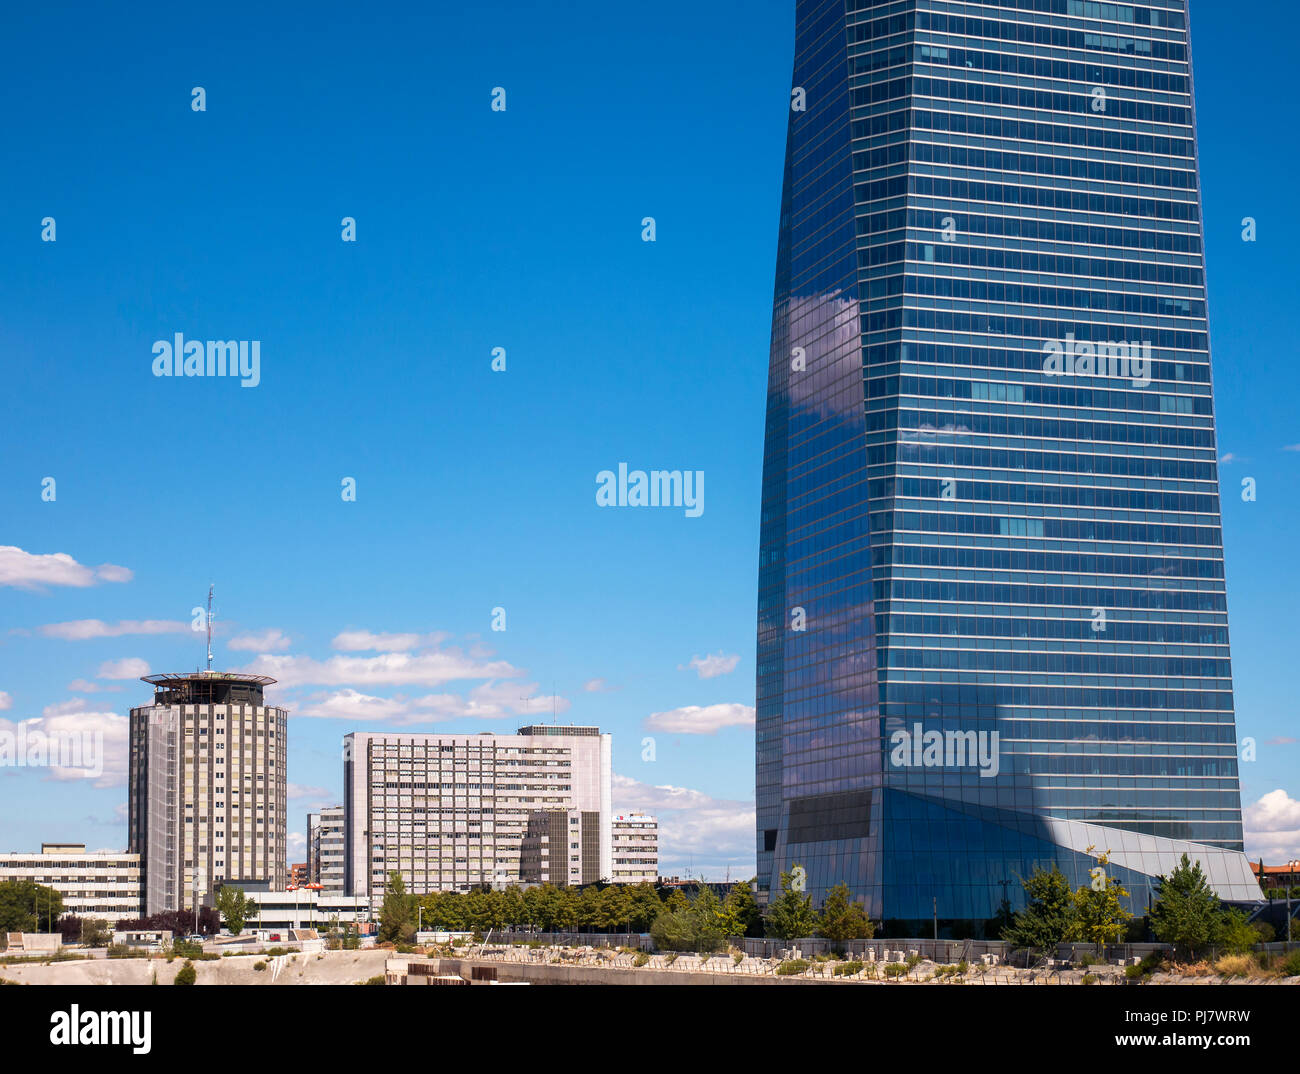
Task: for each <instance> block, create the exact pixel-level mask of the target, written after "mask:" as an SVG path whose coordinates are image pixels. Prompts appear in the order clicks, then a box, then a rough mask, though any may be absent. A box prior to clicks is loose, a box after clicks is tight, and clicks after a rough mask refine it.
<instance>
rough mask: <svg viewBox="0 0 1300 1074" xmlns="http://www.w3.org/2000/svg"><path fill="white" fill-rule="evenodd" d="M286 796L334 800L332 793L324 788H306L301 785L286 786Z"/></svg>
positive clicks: (290, 784) (288, 784)
mask: <svg viewBox="0 0 1300 1074" xmlns="http://www.w3.org/2000/svg"><path fill="white" fill-rule="evenodd" d="M284 793H285V796H286V797H288V798H332V797H334V795H333V793H332V792H331V791H328V790H326V789H325V788H324V787H304V786H303V785H302V784H301V783H287V784H285V791H284Z"/></svg>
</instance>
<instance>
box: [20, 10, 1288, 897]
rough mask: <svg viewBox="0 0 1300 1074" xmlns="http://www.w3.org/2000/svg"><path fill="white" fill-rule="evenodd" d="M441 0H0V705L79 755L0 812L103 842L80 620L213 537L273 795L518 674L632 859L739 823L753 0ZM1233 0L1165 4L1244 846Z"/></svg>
mask: <svg viewBox="0 0 1300 1074" xmlns="http://www.w3.org/2000/svg"><path fill="white" fill-rule="evenodd" d="M462 7H463V8H464V10H455V11H449V12H448V13H447V14H441V13H430V12H429V11H427V10H424V9H423V6H419V7H417V6H416V5H410V6H409V9H408V7H406V6H403V5H380V6H374V5H372V6H370V7H367V8H364V9H361V10H360V12H359V11H358V9H356V8H355V6H351V5H350V6H344V5H336V4H317V5H312V6H311V7H310V8H307V7H304V8H302V9H301V10H300V11H299V12H298V13H294V14H286V13H283V12H279V11H276V10H272V9H270V8H268V7H267V6H265V5H258V6H256V7H253V6H246V5H224V6H222V8H221V9H220V10H216V9H212V10H204V9H199V10H192V9H185V10H175V9H172V8H170V7H168V8H164V7H161V6H159V7H158V8H157V9H156V10H153V11H146V10H145V9H144V8H140V9H133V10H132V11H131V12H130V13H129V14H125V13H123V12H113V11H110V10H100V11H87V10H80V9H78V10H77V11H76V14H75V16H74V15H73V14H72V13H71V12H70V11H69V10H61V9H60V8H58V7H57V6H51V7H43V8H42V9H41V10H39V11H36V10H28V11H23V12H16V13H12V14H11V15H10V16H9V20H8V21H9V24H10V32H8V33H7V34H6V35H5V36H4V39H3V40H2V41H0V85H2V86H3V88H4V91H5V97H6V98H7V105H8V106H7V108H6V120H7V122H6V131H5V133H4V140H5V157H6V165H5V167H4V168H3V169H0V361H2V362H3V369H4V374H5V383H6V388H7V391H6V393H5V400H4V406H3V408H2V410H0V413H3V416H4V417H3V420H2V421H0V450H2V451H3V458H4V465H3V467H0V545H3V546H8V547H11V548H12V549H17V550H19V551H9V552H5V553H3V554H0V692H2V693H0V706H5V707H4V708H3V709H2V710H0V721H5V722H4V723H0V729H3V728H4V727H10V728H11V729H12V725H13V724H15V723H16V722H18V721H21V720H29V719H37V720H39V721H41V723H40V724H39V726H42V727H57V726H66V727H71V726H77V727H85V728H96V729H101V730H103V731H104V732H105V733H106V735H107V739H106V741H107V743H108V745H109V764H108V766H107V768H106V770H105V772H104V773H103V775H101V776H100V777H98V778H95V779H89V778H56V777H57V776H58V775H59V773H55V774H54V775H52V774H51V773H50V772H49V771H47V770H38V769H26V768H9V769H0V830H3V833H4V836H3V838H0V850H10V849H31V848H34V847H36V845H37V844H39V842H40V841H41V840H43V839H44V840H56V839H57V840H84V841H85V842H87V843H88V844H90V845H91V846H95V847H109V846H112V847H120V846H122V845H124V844H125V840H126V834H125V824H124V801H125V797H124V789H123V787H122V785H121V779H120V774H121V773H120V770H121V767H122V763H123V762H122V760H121V751H120V744H121V737H122V735H121V729H122V719H121V718H122V717H123V716H124V715H125V713H126V711H127V709H128V708H129V707H130V706H131V705H133V704H139V703H140V702H141V701H143V700H145V699H147V697H148V689H147V688H146V687H145V686H144V684H142V683H139V682H138V681H136V679H135V677H134V675H132V674H131V673H132V672H138V671H139V670H140V668H139V666H138V665H137V664H136V663H123V662H128V661H130V662H143V663H144V664H147V665H148V667H149V669H150V670H152V671H155V672H157V671H180V670H187V669H190V668H193V667H195V666H197V665H198V664H199V663H200V662H201V661H202V659H203V643H202V637H201V635H198V634H195V633H194V632H192V631H191V630H190V629H189V624H190V620H191V609H192V608H193V607H194V606H195V605H197V604H200V603H201V602H202V600H203V598H204V596H205V594H206V591H207V585H208V583H209V582H210V581H215V583H216V585H217V601H216V604H217V612H218V619H217V628H218V634H217V639H216V653H217V659H216V664H217V666H219V667H226V668H241V669H248V668H251V667H253V666H257V667H260V668H263V669H265V670H267V671H268V672H269V673H271V674H276V675H277V677H279V678H281V679H282V680H283V681H284V686H283V688H280V689H278V691H277V693H276V695H275V696H276V697H277V699H278V700H279V702H280V703H284V704H287V705H288V706H289V707H290V708H291V710H292V713H293V715H292V717H291V723H290V755H289V760H290V765H289V780H290V782H291V784H293V785H294V788H295V794H296V797H294V798H293V799H292V801H291V815H290V824H289V829H290V832H291V833H301V831H302V829H303V818H304V815H305V813H306V811H307V810H308V809H309V808H311V807H313V806H316V805H319V804H322V803H325V802H329V801H334V800H336V799H337V798H338V796H339V792H340V791H341V776H342V763H341V760H340V757H339V740H340V738H341V736H342V735H343V734H345V733H347V732H348V731H350V730H355V729H366V728H380V727H407V728H413V729H424V730H428V729H441V730H472V731H479V730H498V731H508V730H512V729H513V728H514V727H516V726H518V725H519V724H520V723H523V722H525V721H528V720H533V719H543V718H549V716H550V712H551V696H552V695H553V694H554V695H557V698H558V699H557V700H556V702H555V707H556V708H557V709H558V710H560V712H559V715H560V719H561V720H564V721H573V722H582V723H597V724H599V725H600V726H602V727H603V728H606V729H608V730H610V731H612V732H613V733H614V736H615V740H614V743H615V771H616V773H617V775H618V788H617V789H616V805H617V806H619V807H621V808H633V807H642V808H648V809H652V810H654V811H656V812H660V813H661V814H662V815H663V816H664V818H665V829H666V830H665V847H664V850H665V860H664V863H663V864H664V868H665V871H669V872H685V871H687V870H688V869H689V870H690V871H691V872H693V873H695V874H698V873H700V872H704V873H706V874H708V875H710V876H718V877H721V876H722V875H724V873H725V872H726V870H727V869H728V868H730V869H731V871H732V875H733V876H738V875H741V874H745V875H747V872H746V871H747V870H748V869H749V868H751V867H752V861H753V835H752V819H751V818H752V798H753V742H752V727H751V726H750V725H749V724H748V723H747V722H746V721H747V720H748V719H749V717H750V709H749V707H750V706H752V704H753V694H754V685H753V672H754V667H753V649H754V642H753V633H754V610H755V587H756V560H757V529H758V501H759V479H760V466H761V458H762V433H763V407H764V393H765V389H766V384H765V381H766V371H767V348H768V336H769V327H770V313H771V294H772V271H773V265H774V259H775V243H776V230H777V213H778V208H779V197H780V182H781V170H782V154H783V146H784V135H785V114H786V113H785V109H786V107H787V105H786V93H787V90H788V86H789V78H790V71H789V67H790V55H791V47H792V33H793V30H792V5H790V4H788V3H775V2H768V0H756V2H754V3H752V4H749V5H746V6H745V11H744V17H743V18H737V17H736V12H735V10H734V9H730V8H726V7H719V8H710V7H709V6H708V5H703V6H701V5H695V4H692V5H686V4H682V3H676V2H667V3H659V4H655V5H614V6H610V5H596V4H589V3H573V4H567V5H559V6H556V5H548V6H544V7H539V6H538V5H531V4H513V3H507V4H498V5H492V6H491V7H490V8H483V9H482V10H479V9H476V8H475V7H474V6H473V5H463V6H462ZM1278 10H1279V11H1281V8H1280V7H1279V8H1278ZM1270 25H1271V20H1270V19H1268V18H1266V17H1264V15H1262V14H1261V15H1260V16H1258V17H1255V18H1252V19H1250V20H1243V19H1241V18H1240V17H1239V16H1236V15H1235V14H1234V12H1233V11H1232V9H1230V8H1229V7H1227V6H1225V5H1211V4H1207V3H1204V2H1201V3H1198V4H1196V5H1195V6H1194V7H1193V35H1194V36H1193V43H1194V46H1195V48H1196V53H1195V58H1196V75H1197V90H1198V93H1197V104H1198V115H1199V126H1200V139H1201V143H1200V152H1201V164H1202V173H1203V197H1204V201H1205V230H1206V242H1207V250H1208V272H1209V282H1210V301H1211V332H1212V340H1213V346H1214V365H1215V378H1216V399H1217V406H1218V421H1219V436H1220V450H1221V453H1222V454H1223V455H1224V465H1223V469H1222V480H1223V491H1224V527H1225V543H1226V556H1227V573H1228V585H1229V609H1230V614H1231V629H1232V642H1233V656H1234V672H1235V678H1236V689H1237V705H1238V719H1239V731H1240V734H1241V735H1242V736H1253V737H1255V738H1256V740H1257V741H1258V743H1259V746H1258V759H1257V760H1255V761H1253V762H1250V763H1245V764H1243V765H1242V775H1243V799H1244V802H1245V804H1246V805H1247V807H1248V824H1247V827H1248V829H1251V830H1252V835H1251V839H1252V842H1251V843H1248V849H1254V850H1256V851H1259V850H1263V851H1264V852H1265V853H1266V854H1268V855H1269V857H1270V858H1276V857H1277V856H1279V855H1290V856H1300V802H1297V799H1300V778H1297V775H1296V770H1297V764H1296V762H1297V759H1298V758H1300V745H1296V744H1285V743H1282V742H1279V741H1278V740H1280V739H1285V738H1291V737H1300V733H1298V732H1297V730H1296V719H1295V710H1296V700H1295V692H1294V690H1293V689H1292V688H1291V683H1292V681H1293V680H1292V675H1291V674H1290V673H1289V672H1290V670H1291V666H1292V662H1293V660H1294V649H1295V641H1296V630H1295V626H1294V615H1295V613H1294V609H1295V608H1296V606H1297V604H1298V603H1300V593H1298V592H1297V578H1298V572H1297V568H1296V564H1295V559H1294V554H1293V548H1294V546H1295V537H1294V534H1295V532H1296V530H1297V527H1298V526H1300V507H1298V506H1297V502H1296V495H1295V491H1296V473H1297V468H1298V467H1300V450H1295V449H1293V450H1287V448H1288V446H1293V448H1294V447H1300V422H1298V421H1297V419H1296V416H1295V406H1296V400H1297V390H1296V389H1297V384H1298V380H1300V378H1298V376H1297V373H1296V345H1295V339H1294V333H1293V332H1292V330H1291V325H1290V318H1289V317H1288V314H1289V312H1290V310H1291V309H1293V308H1294V303H1295V299H1294V293H1293V292H1294V284H1295V273H1294V270H1293V267H1292V266H1293V261H1292V258H1291V244H1290V242H1289V238H1290V235H1289V229H1290V217H1291V204H1290V202H1291V200H1292V195H1293V191H1294V170H1295V166H1296V160H1295V149H1294V147H1293V146H1292V145H1291V143H1290V141H1289V139H1280V138H1279V137H1278V134H1279V132H1289V131H1290V130H1291V129H1292V128H1293V126H1294V117H1293V115H1292V114H1291V104H1290V102H1291V96H1292V94H1291V92H1290V91H1291V86H1290V80H1289V79H1288V78H1287V72H1288V71H1289V70H1290V67H1291V65H1290V57H1289V55H1288V53H1287V52H1286V44H1285V37H1284V35H1280V34H1276V33H1270V32H1269V27H1270ZM1243 57H1249V65H1248V68H1247V69H1245V70H1243V68H1242V66H1241V64H1242V58H1243ZM195 86H201V87H203V88H204V90H205V91H206V104H207V109H206V111H204V112H194V111H193V110H192V109H191V90H192V88H193V87H195ZM494 87H503V88H504V89H505V91H506V109H505V111H504V112H496V111H493V110H492V108H491V99H492V91H493V88H494ZM346 216H351V217H353V218H355V220H356V228H357V241H356V242H355V243H344V242H342V241H341V237H340V233H341V220H342V218H344V217H346ZM647 216H651V217H654V219H655V223H656V241H655V242H653V243H648V242H643V241H642V219H643V218H644V217H647ZM1244 216H1253V217H1255V218H1256V219H1257V220H1258V227H1259V239H1258V241H1257V242H1254V243H1244V242H1242V241H1241V220H1242V218H1243V217H1244ZM45 217H53V218H54V219H55V222H56V223H55V227H56V241H55V242H53V243H49V242H42V241H41V227H42V225H41V221H42V219H43V218H45ZM177 332H182V333H184V334H185V336H186V337H187V338H189V339H199V340H207V339H234V340H259V341H260V344H261V383H260V384H259V385H258V386H257V387H256V388H243V387H241V386H240V384H239V383H238V381H236V380H233V379H229V378H227V379H216V378H158V377H154V376H153V375H152V370H151V364H152V361H153V353H152V347H153V344H154V341H156V340H162V339H167V340H170V339H171V338H172V336H173V335H174V334H175V333H177ZM495 347H503V348H505V350H506V371H505V372H502V373H494V372H492V370H491V369H490V364H489V363H490V361H491V352H492V349H493V348H495ZM620 462H626V463H627V464H628V465H629V466H630V467H632V468H637V467H640V468H643V469H651V468H659V469H683V470H696V471H703V472H704V473H705V475H706V476H705V500H704V504H705V510H704V512H703V514H702V515H700V516H699V517H696V518H690V517H686V516H685V514H684V512H683V511H680V510H664V509H658V510H609V509H601V508H599V507H597V506H596V503H595V497H594V492H595V487H596V486H595V475H596V473H597V472H598V471H600V470H604V469H617V466H618V464H619V463H620ZM1247 476H1249V477H1253V478H1255V480H1256V481H1257V483H1258V498H1257V500H1256V501H1255V502H1251V503H1246V502H1242V500H1241V499H1240V496H1239V493H1238V490H1239V488H1240V482H1241V480H1242V478H1243V477H1247ZM46 477H53V478H54V479H55V481H56V496H57V498H56V499H55V500H54V501H53V502H47V501H44V500H42V496H41V492H42V479H44V478H46ZM345 477H352V478H354V479H355V480H356V488H357V495H356V500H355V502H345V501H344V500H343V499H342V497H341V495H340V489H341V482H342V480H343V478H345ZM54 556H59V557H67V558H59V559H55V558H51V557H54ZM104 564H108V565H112V567H114V568H119V569H104V570H100V569H98V568H100V567H101V565H104ZM498 607H501V608H504V609H505V611H506V629H505V630H504V631H493V630H492V629H491V626H492V615H493V609H494V608H498ZM83 621H98V623H99V625H96V624H95V623H93V622H92V623H90V624H89V625H85V624H84V622H83ZM59 624H82V625H77V626H67V625H63V626H60V625H59ZM82 635H90V636H82ZM367 635H369V636H367ZM707 658H712V659H707ZM692 660H695V664H694V665H693V664H692ZM114 675H116V676H125V677H118V678H114V677H112V676H114ZM524 698H533V699H534V700H531V701H525V700H523V699H524ZM692 707H698V708H699V709H702V710H704V711H702V712H698V711H686V712H681V711H680V710H691V709H692ZM312 713H315V715H311V714H312ZM702 730H709V731H711V732H712V733H699V732H700V731H702ZM688 732H689V733H688ZM646 736H652V737H653V738H654V739H655V756H654V760H652V761H646V760H643V759H642V748H641V741H642V739H643V738H644V737H646ZM114 750H116V751H117V752H116V753H114ZM115 758H116V760H115ZM62 775H64V776H71V774H69V773H62ZM1279 791H1280V792H1282V793H1281V794H1280V795H1279V794H1278V793H1277V792H1279ZM299 792H300V793H299ZM1265 795H1269V797H1268V798H1265V797H1264V796H1265ZM1261 799H1264V801H1263V803H1262V804H1256V803H1259V802H1260V800H1261ZM33 806H36V808H33ZM297 846H299V844H297V843H293V842H291V854H293V855H294V856H295V858H296V856H297V854H296V850H295V848H296V847H297Z"/></svg>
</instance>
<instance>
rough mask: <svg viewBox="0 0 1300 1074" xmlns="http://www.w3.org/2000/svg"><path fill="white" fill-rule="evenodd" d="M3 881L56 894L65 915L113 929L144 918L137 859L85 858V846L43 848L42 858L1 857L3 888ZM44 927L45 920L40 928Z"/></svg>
mask: <svg viewBox="0 0 1300 1074" xmlns="http://www.w3.org/2000/svg"><path fill="white" fill-rule="evenodd" d="M5 880H30V881H32V882H33V883H36V884H43V885H44V886H45V887H48V888H53V889H54V890H55V891H57V892H58V893H59V894H60V895H62V896H63V914H64V915H67V914H75V915H76V916H77V917H96V918H100V919H101V920H104V921H108V922H110V923H113V922H117V921H120V920H121V919H122V918H137V917H139V916H140V912H141V898H142V896H141V886H140V855H139V854H123V853H115V852H112V851H102V850H97V851H92V852H91V853H86V846H85V844H84V843H42V844H41V852H40V853H39V854H33V853H30V852H27V853H22V852H19V853H11V854H0V882H3V881H5ZM37 909H38V910H39V907H38V908H37ZM61 916H62V915H61ZM45 927H46V925H45V922H44V920H43V919H42V921H41V923H40V928H41V930H42V931H43V930H44V929H45Z"/></svg>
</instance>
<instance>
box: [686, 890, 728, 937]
mask: <svg viewBox="0 0 1300 1074" xmlns="http://www.w3.org/2000/svg"><path fill="white" fill-rule="evenodd" d="M688 916H689V919H690V923H691V933H692V935H691V948H690V949H691V950H692V951H698V952H699V953H700V954H701V955H711V954H713V953H714V952H715V951H725V950H726V948H727V934H726V931H725V930H724V928H723V925H724V924H725V919H724V916H723V910H722V900H721V899H719V898H718V896H717V893H716V892H715V891H714V890H713V889H712V888H711V887H709V885H708V884H706V883H704V881H702V880H701V881H700V887H699V890H698V891H696V893H695V901H694V902H692V903H691V908H690V911H689V913H688Z"/></svg>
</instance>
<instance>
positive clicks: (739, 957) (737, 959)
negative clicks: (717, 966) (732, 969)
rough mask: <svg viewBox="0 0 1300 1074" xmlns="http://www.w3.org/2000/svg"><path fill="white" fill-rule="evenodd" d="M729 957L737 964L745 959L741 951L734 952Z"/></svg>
mask: <svg viewBox="0 0 1300 1074" xmlns="http://www.w3.org/2000/svg"><path fill="white" fill-rule="evenodd" d="M731 957H732V959H733V960H734V961H735V963H736V965H737V966H739V965H740V964H741V963H742V962H744V961H745V954H744V952H743V951H737V952H736V953H735V954H734V955H732V956H731Z"/></svg>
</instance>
